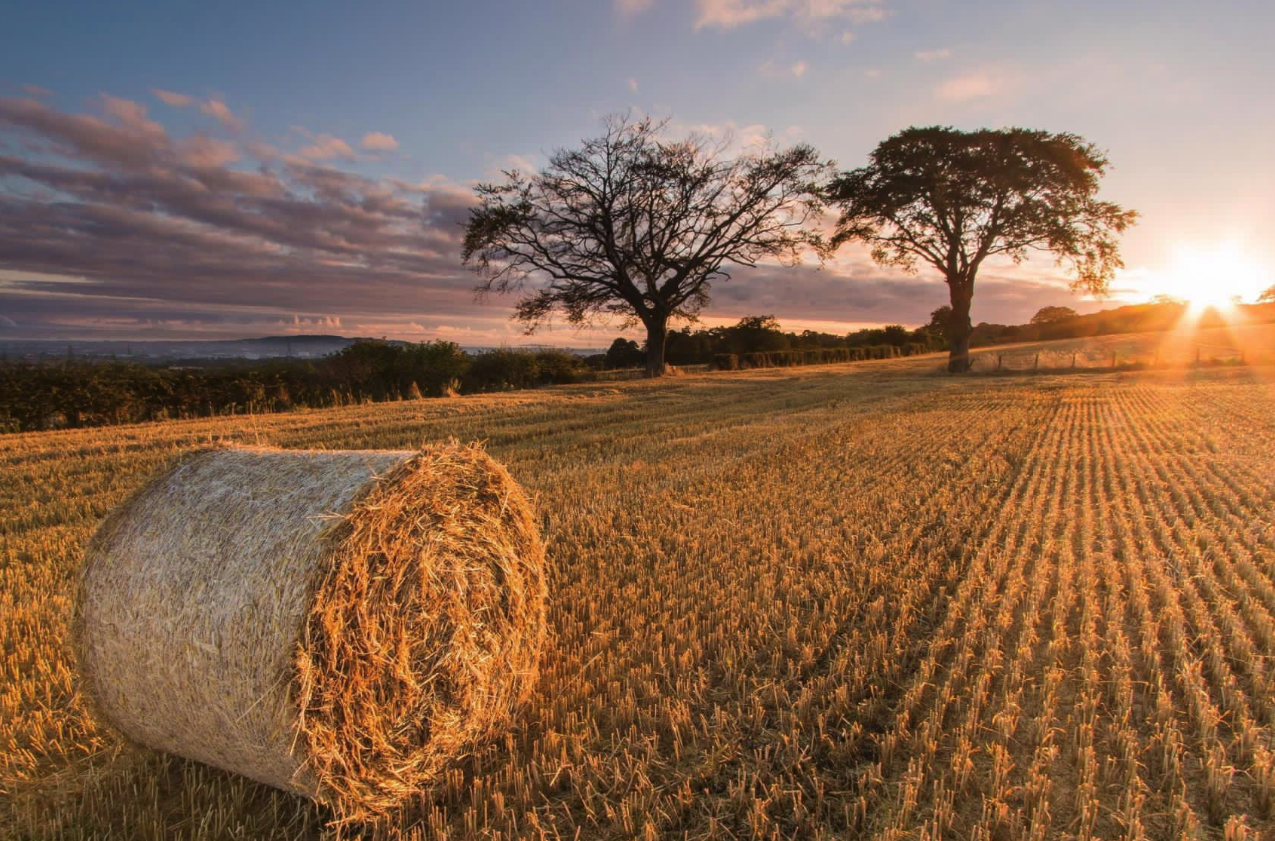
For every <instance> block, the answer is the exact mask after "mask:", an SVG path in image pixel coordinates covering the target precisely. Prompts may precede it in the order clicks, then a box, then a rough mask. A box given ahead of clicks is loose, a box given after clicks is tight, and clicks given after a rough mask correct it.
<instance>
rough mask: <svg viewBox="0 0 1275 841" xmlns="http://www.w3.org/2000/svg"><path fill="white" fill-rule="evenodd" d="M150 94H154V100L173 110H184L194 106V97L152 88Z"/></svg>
mask: <svg viewBox="0 0 1275 841" xmlns="http://www.w3.org/2000/svg"><path fill="white" fill-rule="evenodd" d="M151 93H153V94H155V98H156V99H158V100H159V101H160V102H162V103H164V104H165V105H171V106H172V107H174V108H185V107H187V106H188V105H194V104H195V97H193V96H187V95H186V94H184V93H175V92H174V91H166V90H161V89H159V88H153V89H152V90H151Z"/></svg>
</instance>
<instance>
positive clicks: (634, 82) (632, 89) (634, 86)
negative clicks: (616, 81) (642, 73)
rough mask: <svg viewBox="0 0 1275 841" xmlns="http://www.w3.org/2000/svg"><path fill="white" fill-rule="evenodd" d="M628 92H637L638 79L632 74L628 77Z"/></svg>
mask: <svg viewBox="0 0 1275 841" xmlns="http://www.w3.org/2000/svg"><path fill="white" fill-rule="evenodd" d="M629 92H630V93H637V92H638V81H637V79H634V78H633V77H632V76H630V77H629Z"/></svg>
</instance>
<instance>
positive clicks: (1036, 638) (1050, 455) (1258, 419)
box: [0, 359, 1275, 839]
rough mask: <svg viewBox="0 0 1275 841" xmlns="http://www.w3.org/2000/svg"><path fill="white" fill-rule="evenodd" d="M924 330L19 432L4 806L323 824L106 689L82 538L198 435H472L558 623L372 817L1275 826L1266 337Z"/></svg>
mask: <svg viewBox="0 0 1275 841" xmlns="http://www.w3.org/2000/svg"><path fill="white" fill-rule="evenodd" d="M939 362H940V360H937V359H919V360H897V361H887V362H880V363H867V364H857V365H843V366H828V367H819V368H808V369H806V368H799V369H784V370H767V371H754V372H744V373H738V374H706V375H691V376H685V377H679V378H674V379H671V380H667V381H662V382H657V383H649V382H628V383H615V384H602V385H598V384H594V385H589V386H572V387H563V388H555V389H550V390H545V391H536V392H523V393H514V394H508V395H497V396H487V397H473V398H459V399H454V400H445V401H444V400H435V401H414V402H408V403H397V404H378V405H375V406H364V407H352V408H346V409H336V410H326V411H312V412H300V413H294V414H284V415H273V416H266V417H256V418H250V419H245V418H242V417H239V418H227V419H213V420H199V421H189V422H172V423H164V424H155V425H143V426H132V427H115V428H105V429H95V430H82V431H64V432H50V433H38V434H26V435H10V436H3V437H0V459H2V460H3V463H4V464H5V465H6V468H5V470H4V471H3V473H2V474H0V835H4V834H8V835H12V836H17V837H22V838H85V837H102V836H106V835H114V836H119V837H137V838H156V839H158V838H190V839H195V838H198V839H211V838H244V837H250V838H296V837H317V836H319V835H321V834H322V833H323V832H324V831H325V830H324V828H323V827H324V823H325V821H326V819H327V817H328V816H327V815H326V814H325V813H324V812H323V811H322V810H320V809H318V808H317V807H314V806H312V805H310V804H309V803H307V802H305V801H303V800H300V799H298V798H294V797H292V796H289V795H286V794H282V793H280V792H276V791H273V790H271V789H268V788H266V787H263V786H260V785H256V784H253V783H250V782H248V781H246V780H244V779H242V778H239V777H236V776H233V775H230V774H225V773H222V772H219V771H215V770H212V769H209V768H207V767H204V766H201V765H198V764H196V763H193V762H187V761H184V760H181V759H177V758H174V757H168V756H163V755H159V754H156V753H153V752H150V751H146V750H142V749H137V748H133V747H129V746H124V745H120V744H118V743H117V742H116V741H114V740H113V738H112V737H111V736H110V735H109V734H108V733H104V732H101V731H99V730H97V729H96V728H95V727H94V726H93V724H92V723H91V722H90V721H89V720H88V719H87V718H86V716H85V713H84V711H83V710H82V709H81V708H80V707H79V706H78V704H77V702H76V700H75V696H74V693H73V681H72V675H71V672H70V667H69V664H68V661H67V657H66V654H65V651H64V648H63V643H64V638H65V621H66V614H67V609H68V599H69V593H70V582H71V581H72V577H73V574H74V571H75V569H76V565H77V564H78V562H79V559H80V553H81V546H82V543H83V541H84V539H85V538H86V537H87V536H88V534H89V533H90V532H91V531H92V529H93V528H94V526H95V525H96V523H97V522H98V520H99V519H100V518H101V517H102V516H103V515H104V514H105V513H106V511H108V510H109V509H110V508H111V506H112V505H113V504H115V503H116V502H117V501H119V500H120V499H121V498H122V497H123V496H124V495H125V494H127V493H128V492H129V491H130V490H131V489H133V488H134V487H136V486H137V485H138V484H139V483H140V482H142V481H144V479H145V477H146V476H147V474H148V473H150V472H151V471H153V470H154V469H155V468H157V467H158V466H160V465H161V464H162V463H164V461H165V460H166V459H168V458H170V457H171V456H173V455H174V454H176V453H178V452H180V451H182V450H183V449H185V448H188V447H192V446H195V445H199V444H204V443H207V442H208V441H210V440H218V439H233V440H238V441H244V442H249V443H262V444H271V445H277V446H283V447H319V448H323V447H326V448H344V447H358V448H369V447H370V448H402V447H410V446H415V445H417V444H420V443H421V442H423V441H438V440H445V439H447V438H449V437H453V436H454V437H456V438H458V439H461V440H471V439H484V440H486V441H487V442H488V449H489V451H490V452H491V453H492V454H493V455H494V456H495V457H496V458H498V459H500V460H502V461H503V462H505V463H506V464H507V465H508V466H509V468H510V470H511V472H512V473H513V475H514V476H515V477H516V478H517V479H518V480H519V481H520V482H521V483H522V484H523V485H524V486H525V487H527V488H528V489H530V490H531V491H532V492H534V494H535V495H536V497H537V506H538V510H539V512H540V519H541V526H542V530H543V532H544V535H545V537H546V540H547V543H548V552H549V558H550V564H551V585H550V588H551V607H550V614H549V618H550V628H551V631H550V634H551V636H550V641H549V644H548V647H547V654H546V657H545V660H544V662H543V666H542V669H541V680H540V684H539V687H538V689H537V692H536V694H535V696H534V697H533V699H532V701H531V703H530V705H529V707H528V708H527V709H526V711H525V713H524V715H523V717H522V721H521V723H520V725H519V726H518V727H516V728H515V729H513V730H511V731H510V732H509V733H508V734H507V735H506V736H505V738H503V739H500V740H497V741H496V742H495V743H493V744H491V745H489V746H488V747H487V748H486V749H485V750H483V751H482V752H480V753H478V754H477V755H474V756H471V757H469V758H467V759H466V760H465V761H463V762H461V763H459V764H458V765H457V766H456V767H454V768H452V769H451V770H450V771H449V773H448V775H447V779H446V782H445V784H443V785H442V786H440V788H439V789H438V790H437V791H435V792H432V793H429V794H427V795H423V796H422V797H421V799H420V801H419V802H418V803H416V804H414V805H413V807H412V808H411V809H409V810H407V811H405V812H404V813H403V814H401V815H399V816H397V817H396V818H395V820H394V821H392V822H390V823H388V824H386V825H384V826H382V827H380V828H379V830H376V831H373V830H368V831H367V832H368V834H380V835H384V836H387V837H398V836H402V837H419V838H445V837H482V838H493V839H496V838H500V839H511V838H529V839H535V838H563V839H574V838H616V839H619V838H626V839H627V838H655V837H675V838H721V839H729V838H745V837H750V838H778V837H785V838H786V837H794V838H834V837H835V838H860V837H862V838H867V837H880V838H947V837H956V838H987V839H996V838H1004V839H1011V838H1052V837H1076V838H1098V837H1101V838H1140V837H1146V838H1169V837H1173V838H1177V837H1193V834H1194V837H1201V838H1219V839H1221V838H1223V837H1225V838H1228V839H1233V838H1245V837H1247V838H1258V837H1262V834H1265V833H1270V832H1271V831H1272V830H1273V829H1275V822H1273V820H1272V819H1273V818H1275V685H1273V680H1275V675H1273V674H1272V669H1273V668H1275V666H1273V665H1272V660H1271V657H1272V655H1275V514H1273V513H1272V512H1275V483H1273V482H1272V479H1271V477H1272V476H1275V389H1273V388H1272V386H1271V385H1270V384H1269V382H1268V381H1267V380H1266V379H1264V378H1265V377H1269V376H1270V372H1269V371H1268V370H1266V369H1264V368H1260V367H1253V368H1229V369H1200V370H1176V371H1162V372H1138V373H1113V374H1090V375H1085V376H1065V377H1064V376H1053V375H1048V374H1042V375H1041V376H1037V377H1030V378H1027V377H1023V378H1004V377H997V378H981V377H974V378H949V377H946V376H942V375H939V374H937V373H935V369H937V367H938V365H939Z"/></svg>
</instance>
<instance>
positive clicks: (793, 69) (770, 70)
mask: <svg viewBox="0 0 1275 841" xmlns="http://www.w3.org/2000/svg"><path fill="white" fill-rule="evenodd" d="M809 69H810V62H808V61H794V62H792V63H791V64H780V63H779V62H776V61H775V60H774V59H767V60H766V61H763V62H762V63H761V64H759V65H757V72H758V73H759V74H761V75H762V76H766V77H769V78H772V79H773V78H790V79H800V78H801V77H802V76H805V75H806V71H808V70H809Z"/></svg>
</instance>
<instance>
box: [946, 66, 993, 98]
mask: <svg viewBox="0 0 1275 841" xmlns="http://www.w3.org/2000/svg"><path fill="white" fill-rule="evenodd" d="M998 89H999V84H998V83H997V81H996V80H995V79H993V78H992V77H991V76H990V75H988V74H987V73H984V72H977V73H968V74H965V75H962V76H954V77H952V78H950V79H947V80H945V81H943V82H942V83H940V84H939V86H938V87H937V88H936V89H935V91H934V93H935V95H936V96H937V97H938V98H939V99H943V100H946V101H948V102H969V101H970V100H973V99H983V98H985V97H989V96H992V95H993V94H995V93H996V92H997V91H998Z"/></svg>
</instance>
